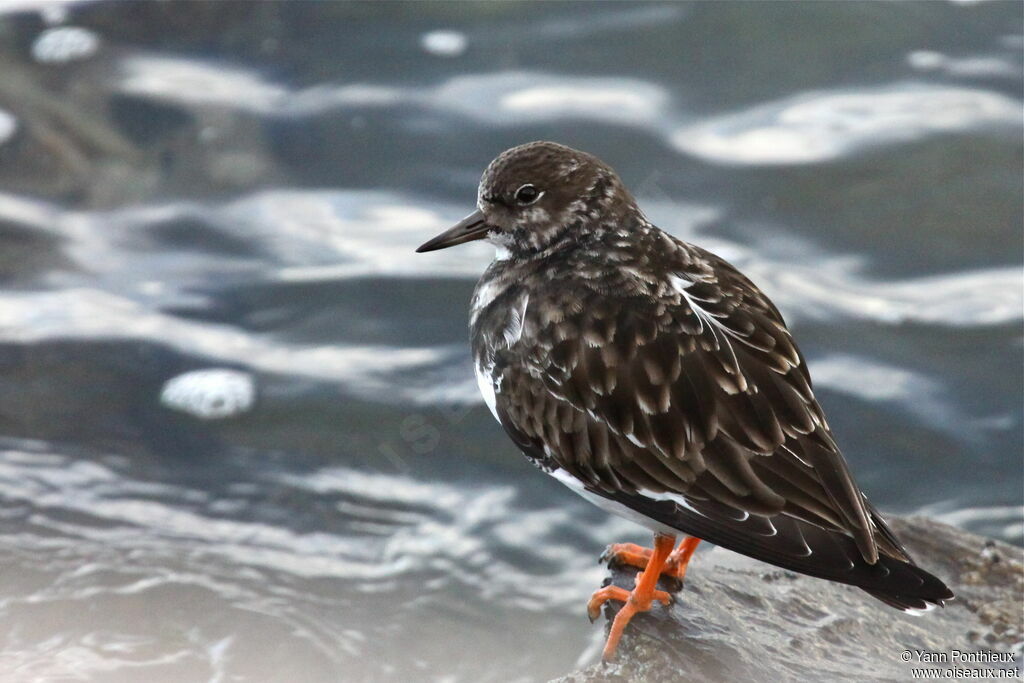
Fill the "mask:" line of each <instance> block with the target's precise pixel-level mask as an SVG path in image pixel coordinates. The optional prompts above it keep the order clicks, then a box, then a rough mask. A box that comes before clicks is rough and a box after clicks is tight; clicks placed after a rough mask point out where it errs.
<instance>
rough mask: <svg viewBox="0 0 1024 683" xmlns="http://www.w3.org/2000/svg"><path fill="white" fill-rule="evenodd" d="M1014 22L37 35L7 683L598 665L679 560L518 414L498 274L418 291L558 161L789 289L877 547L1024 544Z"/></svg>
mask: <svg viewBox="0 0 1024 683" xmlns="http://www.w3.org/2000/svg"><path fill="white" fill-rule="evenodd" d="M1021 8H1022V6H1021V5H1020V4H1019V3H1016V2H1013V3H1001V2H980V3H950V4H946V3H938V2H933V3H910V4H896V3H885V4H881V3H870V4H869V3H864V4H860V3H853V2H848V3H799V4H754V3H703V4H693V5H689V4H670V5H641V4H630V5H620V4H615V3H602V4H599V5H580V4H559V3H545V4H530V5H520V4H502V5H494V4H489V3H483V4H468V3H457V4H443V3H432V4H415V5H405V4H399V3H383V4H371V3H359V4H352V5H344V4H332V3H318V4H314V3H288V4H269V3H267V4H245V3H198V2H190V3H178V2H167V3H146V4H142V3H113V2H111V3H105V2H97V3H85V4H78V3H59V2H26V1H22V0H17V1H15V2H8V3H6V4H5V5H4V12H3V13H2V14H0V282H2V283H3V289H2V290H0V397H2V400H0V434H2V436H0V564H2V566H3V567H4V572H3V581H0V679H2V680H4V681H6V680H18V681H20V680H26V681H27V680H34V681H38V680H58V679H59V680H67V679H68V678H73V677H78V678H81V679H90V680H102V681H191V680H211V681H229V680H258V681H295V680H302V681H337V680H379V681H391V680H394V681H398V680H403V681H404V680H438V681H441V680H444V681H453V680H459V681H509V680H523V681H528V680H529V681H533V680H543V679H545V678H547V677H551V676H554V675H557V674H560V673H563V672H565V671H567V670H569V669H570V668H572V667H573V666H574V665H575V664H576V663H578V662H580V661H584V660H587V659H588V658H592V657H594V655H595V650H594V647H593V646H594V644H595V642H596V639H597V638H599V636H600V629H598V628H597V627H591V626H590V625H589V624H588V623H587V621H586V618H585V616H584V610H583V604H584V601H585V599H586V597H587V596H588V594H589V592H590V590H592V589H593V588H594V587H595V586H596V585H597V584H598V583H599V581H600V580H601V578H602V575H603V572H602V569H601V567H599V566H598V565H597V564H596V562H595V560H596V557H597V556H598V554H599V553H600V551H601V549H602V548H603V547H604V545H605V544H606V543H609V542H611V541H614V540H625V539H627V538H631V539H635V540H643V532H642V531H639V530H638V529H636V528H635V527H632V526H630V525H629V524H628V523H626V522H624V521H619V520H615V519H610V518H608V517H606V516H605V515H604V514H603V513H601V512H600V511H598V510H596V509H593V508H591V507H589V506H588V504H587V503H586V502H584V501H583V500H582V499H577V498H576V497H575V496H573V494H571V493H570V492H568V491H567V490H565V489H564V488H563V487H561V486H560V485H559V484H558V483H557V482H554V481H552V480H549V479H547V478H545V477H543V476H542V475H540V474H539V473H537V472H536V471H534V470H533V469H532V468H531V467H530V466H529V465H528V464H526V463H525V462H524V461H523V460H522V458H521V457H520V456H519V455H518V454H517V453H516V451H515V450H514V448H513V447H512V445H511V444H510V443H509V442H508V441H507V439H506V438H505V437H504V436H503V435H502V434H501V433H500V431H499V429H498V427H497V426H496V425H495V424H493V421H492V419H491V417H490V415H489V413H488V412H487V410H486V408H484V407H483V404H482V402H481V400H480V399H479V397H478V396H477V390H476V386H475V382H474V380H473V378H472V374H471V371H470V366H469V362H468V351H467V342H466V336H467V333H466V317H467V313H466V308H467V305H468V298H469V293H470V290H471V288H472V286H473V281H474V279H475V277H476V276H477V275H478V274H479V273H480V272H481V270H482V269H483V268H484V266H485V264H486V263H487V260H488V258H489V254H488V250H487V248H486V247H484V246H470V247H466V248H463V249H457V250H451V251H445V252H440V253H437V254H430V255H415V254H413V253H412V250H413V248H414V247H415V246H416V245H417V244H419V243H420V242H422V241H423V240H424V239H426V238H427V237H429V236H431V235H433V234H434V233H435V232H437V231H438V230H439V229H441V228H442V227H445V226H446V225H448V224H449V223H451V222H452V221H454V220H456V219H458V218H459V217H461V216H462V215H464V214H465V213H466V212H467V211H468V210H469V208H470V207H471V206H472V203H473V201H474V197H475V186H476V181H477V178H478V176H479V173H480V171H481V170H482V168H483V167H484V165H485V164H486V163H487V162H488V161H489V160H490V158H491V157H492V156H494V155H495V154H496V153H497V152H499V151H501V150H502V149H504V148H505V147H508V146H511V145H513V144H516V143H520V142H524V141H527V140H531V139H536V138H549V139H555V140H558V141H561V142H565V143H567V144H571V145H574V146H577V147H581V148H584V149H587V150H589V151H592V152H594V153H596V154H598V155H599V156H601V157H603V158H604V159H606V160H607V161H608V162H609V163H611V164H612V165H614V166H615V167H616V168H617V169H618V170H619V171H620V172H621V173H622V175H623V176H624V177H625V179H626V181H627V183H628V184H629V185H630V186H631V187H633V188H634V189H635V190H636V193H637V194H638V195H639V197H640V200H641V204H642V206H643V207H644V208H645V210H646V211H647V212H648V214H649V215H650V217H651V218H652V219H654V220H655V222H657V223H658V224H659V225H661V226H662V227H664V228H665V229H667V230H669V231H671V232H672V233H674V234H676V235H679V236H681V237H683V238H686V239H690V240H693V241H697V242H699V243H701V244H702V245H705V246H707V247H709V248H711V249H712V250H714V251H717V252H718V253H720V254H721V255H723V256H725V257H726V258H728V259H730V260H732V261H734V262H735V263H736V264H737V265H739V266H740V267H741V268H742V269H743V270H744V271H745V272H747V273H748V274H749V275H751V277H752V278H753V279H754V280H755V281H756V282H758V283H759V284H760V285H762V287H763V288H764V289H765V290H766V291H767V292H768V293H769V294H770V295H771V296H772V297H773V298H774V299H775V301H776V302H777V303H778V304H779V306H780V308H781V309H782V311H783V312H784V314H785V315H786V317H787V319H788V320H789V321H790V323H791V325H792V327H793V328H794V330H795V333H796V335H797V338H798V339H799V340H800V342H801V344H802V347H803V349H804V351H805V353H806V355H807V357H808V359H809V362H810V365H811V370H812V373H813V375H814V377H815V380H816V386H817V387H818V392H819V396H820V398H821V400H822V402H823V403H824V404H825V407H826V410H827V411H828V414H829V417H830V422H831V424H832V425H833V427H834V428H835V430H836V432H837V434H838V437H839V439H840V442H841V444H843V445H844V447H845V450H846V452H847V456H848V459H849V460H850V462H851V463H852V466H853V468H854V471H855V472H856V473H857V475H858V479H859V480H860V482H861V484H862V485H863V486H864V487H865V489H866V490H867V491H868V492H869V494H870V495H871V496H872V498H873V499H874V500H875V501H876V502H877V503H878V504H879V506H880V507H882V508H883V509H886V510H890V511H894V512H903V513H906V512H926V513H928V514H932V515H937V516H939V517H940V518H943V519H946V520H947V521H950V522H952V523H955V524H958V525H961V526H963V527H965V528H968V529H971V530H974V531H979V532H983V533H986V534H990V535H993V536H996V537H999V538H1003V539H1005V540H1009V541H1011V542H1014V543H1018V544H1019V543H1022V537H1024V525H1022V522H1021V505H1022V494H1021V453H1022V430H1021V408H1022V405H1021V396H1022V384H1021V367H1022V352H1021V325H1022V308H1024V304H1022V278H1021V253H1022V241H1021V223H1022V211H1021V164H1022V152H1021V147H1022V146H1021V112H1022V109H1021V107H1022V104H1021V99H1022V87H1024V86H1022V51H1024V36H1022V35H1021V33H1020V32H1021V20H1022V17H1021V12H1022V9H1021ZM696 566H697V569H696V570H695V571H697V572H698V573H699V562H698V564H697V565H696Z"/></svg>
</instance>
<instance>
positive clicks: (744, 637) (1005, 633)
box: [558, 517, 1024, 683]
mask: <svg viewBox="0 0 1024 683" xmlns="http://www.w3.org/2000/svg"><path fill="white" fill-rule="evenodd" d="M892 527H893V530H894V531H895V532H896V533H897V535H898V536H899V537H900V539H901V540H903V541H904V543H905V544H906V545H907V548H908V549H909V550H910V552H911V554H912V555H913V556H914V558H915V559H916V560H917V562H918V564H920V565H921V566H923V567H926V568H927V569H928V570H929V571H931V572H933V573H935V574H936V575H938V576H939V577H941V578H942V579H943V580H944V581H945V582H946V583H947V585H949V586H950V588H952V590H953V592H954V593H956V595H957V599H956V600H954V601H952V602H950V603H949V604H948V605H947V606H946V607H945V608H942V609H934V610H931V611H929V612H927V613H924V614H920V615H911V614H907V613H903V612H899V611H897V610H894V609H892V608H890V607H887V606H886V605H884V604H882V603H881V602H878V601H877V600H874V599H873V598H871V597H870V596H869V595H867V594H866V593H864V592H862V591H860V590H858V589H856V588H852V587H849V586H841V585H836V584H833V583H828V582H826V581H821V580H818V579H812V578H810V577H806V576H801V575H798V574H794V573H792V572H788V571H783V570H778V569H775V568H773V567H771V566H769V565H766V564H763V563H760V562H756V561H754V560H750V559H748V558H746V557H743V556H740V555H736V554H735V553H730V552H728V551H724V550H721V549H719V548H714V549H712V550H710V551H708V552H703V553H698V555H697V556H696V557H695V558H694V562H693V564H692V565H691V568H690V574H689V576H688V577H687V582H686V587H685V589H684V590H682V591H679V592H677V593H675V602H674V604H672V605H671V606H669V607H667V608H666V607H662V606H661V605H659V604H656V605H655V607H654V608H653V609H652V610H651V612H649V613H647V614H643V615H639V616H637V617H635V618H634V619H633V621H632V623H631V624H630V626H629V628H628V629H627V630H626V634H625V636H624V637H623V639H622V643H621V645H620V647H619V652H618V655H617V658H616V660H615V661H614V662H611V663H608V664H604V663H597V664H594V665H592V666H590V667H588V668H586V669H583V670H581V671H577V672H574V673H572V674H570V675H568V676H565V677H563V678H560V679H558V681H559V683H595V682H598V681H602V682H603V681H607V682H611V681H615V682H626V681H629V682H633V681H643V682H644V683H659V682H661V681H690V682H695V681H738V680H740V681H766V682H767V681H771V682H772V683H778V682H781V681H800V682H803V681H908V680H912V679H913V678H915V673H914V671H913V670H914V669H922V668H937V667H938V668H942V669H948V668H955V669H961V670H967V669H974V670H977V671H976V672H971V671H959V672H957V671H953V672H949V673H946V672H944V671H939V672H938V674H937V677H939V678H946V679H962V678H975V679H977V678H979V677H981V678H985V676H984V675H983V674H985V673H987V674H988V678H989V679H992V678H1003V679H1005V678H1007V675H1008V674H1009V676H1008V677H1009V678H1010V679H1011V680H1013V679H1018V680H1019V678H1020V676H1021V670H1022V669H1024V662H1022V656H1021V650H1022V640H1021V639H1022V633H1024V624H1022V621H1024V564H1022V560H1024V550H1022V549H1021V548H1018V547H1015V546H1011V545H1007V544H1005V543H1001V542H999V541H993V540H991V539H987V538H984V537H981V536H976V535H973V534H970V533H967V532H964V531H961V530H959V529H956V528H954V527H951V526H947V525H945V524H941V523H939V522H936V521H933V520H930V519H925V518H920V517H912V518H906V519H893V520H892ZM635 572H636V570H635V569H631V568H619V567H613V568H612V570H611V576H610V577H609V580H610V581H611V582H613V583H615V584H616V585H618V586H622V587H625V588H632V586H633V579H634V576H635ZM666 583H667V580H664V579H663V581H662V585H661V587H662V588H664V589H666V590H672V589H673V588H678V585H677V586H675V587H673V586H668V585H665V584H666ZM617 609H618V604H616V605H614V606H609V607H606V613H605V616H606V617H607V618H610V617H611V616H613V615H614V612H615V611H617ZM954 651H956V652H954ZM957 652H958V653H967V654H957ZM975 653H983V654H975ZM978 658H984V659H988V660H996V659H1002V660H1004V661H965V660H971V659H978ZM942 659H945V662H942V661H941V660H942ZM1007 659H1008V660H1009V661H1005V660H1007ZM908 660H909V661H908ZM929 660H931V661H929ZM986 669H987V670H989V671H984V670H986ZM1004 669H1005V670H1008V671H1006V672H1004V673H1000V672H998V671H996V670H1004ZM1013 669H1015V670H1016V671H1015V673H1014V672H1013V671H1009V670H1013ZM979 674H982V675H980V676H979ZM927 675H928V674H925V676H927ZM932 675H935V674H932ZM917 677H922V676H921V675H920V674H918V676H917Z"/></svg>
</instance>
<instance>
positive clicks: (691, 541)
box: [601, 536, 700, 581]
mask: <svg viewBox="0 0 1024 683" xmlns="http://www.w3.org/2000/svg"><path fill="white" fill-rule="evenodd" d="M699 543H700V539H699V538H693V537H692V536H687V537H686V538H684V539H683V540H682V542H680V544H679V547H678V548H676V549H675V550H673V551H672V553H671V554H670V555H669V556H668V559H667V560H665V564H664V566H663V567H662V568H661V573H662V575H663V576H671V577H672V578H674V579H677V580H678V581H682V580H683V579H684V578H686V567H687V566H688V565H689V564H690V558H691V557H693V553H694V551H695V550H697V545H698V544H699ZM652 554H653V551H652V550H651V549H650V548H644V547H643V546H639V545H637V544H635V543H613V544H612V545H610V546H608V547H607V548H606V549H605V551H604V554H602V555H601V561H602V562H605V561H611V562H617V563H619V564H625V565H629V566H630V567H637V568H638V569H646V568H647V565H648V564H650V562H651V555H652Z"/></svg>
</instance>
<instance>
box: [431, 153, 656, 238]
mask: <svg viewBox="0 0 1024 683" xmlns="http://www.w3.org/2000/svg"><path fill="white" fill-rule="evenodd" d="M476 206H477V210H476V211H474V212H473V213H471V214H470V215H469V216H466V217H465V218H464V219H462V220H461V221H459V223H458V224H456V225H455V226H454V227H452V228H450V229H448V230H446V231H444V232H443V233H441V234H440V235H438V236H437V237H435V238H433V239H432V240H430V241H428V242H426V243H425V244H423V245H422V246H420V247H419V249H417V250H416V251H418V252H424V251H434V250H435V249H445V248H447V247H453V246H455V245H457V244H463V243H465V242H470V241H473V240H479V239H486V240H488V241H489V242H492V243H494V244H495V246H497V247H498V248H499V250H501V249H503V250H505V251H506V252H507V254H508V255H510V256H512V257H520V258H523V257H528V256H531V255H536V254H539V253H541V252H544V251H546V250H547V249H548V248H550V247H552V246H554V245H555V244H559V243H561V242H562V241H563V240H564V239H566V238H569V239H580V238H582V237H583V236H584V235H585V234H587V233H589V232H593V231H596V230H599V229H600V227H601V225H602V223H607V222H609V221H611V220H613V219H614V218H615V217H617V216H620V215H621V214H622V213H623V212H625V211H631V210H636V203H635V201H634V200H633V197H632V196H631V195H630V194H629V192H628V191H627V190H626V188H625V187H624V186H623V185H622V182H621V181H620V180H619V177H618V176H617V175H616V174H615V171H613V170H612V169H611V168H609V167H608V166H607V165H606V164H605V163H604V162H602V161H601V160H600V159H598V158H597V157H594V156H592V155H590V154H587V153H585V152H580V151H578V150H575V149H572V148H571V147H566V146H565V145H559V144H557V143H554V142H531V143H528V144H525V145H520V146H518V147H513V148H512V149H509V150H507V151H505V152H502V153H501V154H500V155H498V157H497V158H496V159H495V160H494V161H492V162H491V163H490V165H489V166H488V167H487V170H485V171H484V174H483V177H481V178H480V187H479V190H478V191H477V202H476Z"/></svg>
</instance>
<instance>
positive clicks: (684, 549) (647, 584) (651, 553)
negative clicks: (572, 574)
mask: <svg viewBox="0 0 1024 683" xmlns="http://www.w3.org/2000/svg"><path fill="white" fill-rule="evenodd" d="M698 543H700V539H698V538H686V539H683V542H682V543H680V544H679V547H678V548H676V549H675V550H673V548H674V547H675V537H674V536H666V535H661V534H659V535H657V536H655V537H654V549H653V550H650V549H648V548H642V547H640V546H638V545H635V544H633V543H614V544H612V545H609V546H608V547H607V548H605V550H604V552H603V553H601V557H600V560H599V561H600V562H605V561H611V562H613V563H614V562H618V563H620V564H627V565H632V566H636V567H640V568H641V569H643V571H642V572H640V573H639V574H637V577H636V583H635V587H634V588H633V590H632V591H627V590H626V589H625V588H620V587H618V586H614V585H612V586H605V587H604V588H600V589H598V590H596V591H594V594H593V595H591V596H590V601H589V602H588V603H587V617H588V618H589V619H590V621H591V623H593V622H594V621H595V620H596V619H597V618H598V617H599V616H600V615H601V607H602V606H603V605H604V604H605V603H606V602H608V601H609V600H618V601H619V602H622V603H623V605H622V608H621V609H620V610H619V612H618V614H616V615H615V619H614V620H613V621H612V626H611V629H609V632H608V640H607V641H606V642H605V646H604V653H603V655H602V657H603V659H604V660H605V661H607V660H609V659H611V658H612V656H614V654H615V650H616V648H617V647H618V644H619V638H621V637H622V633H623V631H624V630H625V628H626V625H627V624H628V623H629V621H630V620H631V619H632V618H633V616H634V615H635V614H637V613H639V612H646V611H647V610H649V609H650V608H651V605H652V604H653V603H654V601H655V600H657V601H658V602H660V603H661V604H663V605H665V606H668V605H671V604H672V603H673V602H674V601H675V600H674V598H673V596H672V595H670V594H669V593H667V592H665V591H663V590H658V589H657V588H656V586H657V583H658V578H659V577H660V576H661V575H662V574H665V575H667V576H671V577H674V578H676V579H678V580H680V581H682V579H683V577H684V576H685V575H686V566H687V564H689V561H690V557H692V556H693V552H694V550H696V548H697V544H698Z"/></svg>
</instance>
